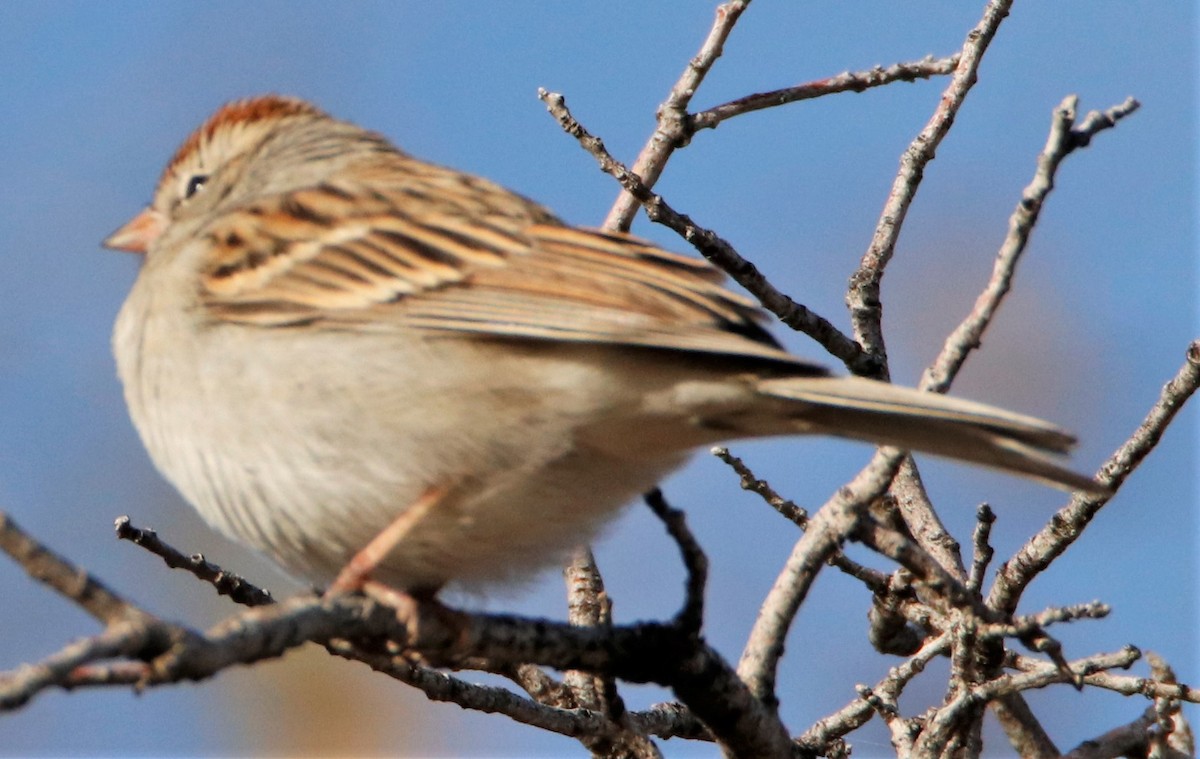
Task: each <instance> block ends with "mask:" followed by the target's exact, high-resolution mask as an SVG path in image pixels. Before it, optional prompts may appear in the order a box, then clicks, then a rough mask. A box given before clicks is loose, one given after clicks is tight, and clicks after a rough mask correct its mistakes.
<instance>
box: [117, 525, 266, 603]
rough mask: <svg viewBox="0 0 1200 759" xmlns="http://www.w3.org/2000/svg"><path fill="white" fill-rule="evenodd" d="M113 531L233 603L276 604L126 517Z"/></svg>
mask: <svg viewBox="0 0 1200 759" xmlns="http://www.w3.org/2000/svg"><path fill="white" fill-rule="evenodd" d="M114 528H115V529H116V532H117V539H118V540H128V541H129V542H131V543H133V544H134V545H136V546H140V547H142V548H145V549H146V550H147V551H149V552H150V553H152V554H154V555H155V556H158V557H159V558H161V559H162V560H163V561H164V562H165V563H166V565H167V566H168V567H170V568H171V569H183V570H186V571H188V572H190V573H191V574H192V575H194V576H195V577H196V578H197V579H199V580H202V581H203V582H206V583H208V584H209V585H212V586H213V587H214V588H216V590H217V594H218V595H222V596H229V598H230V600H232V601H233V602H234V603H237V604H242V605H243V606H263V605H265V604H272V603H275V599H274V598H273V597H272V596H271V591H269V590H266V589H263V588H260V587H258V586H257V585H255V584H254V583H251V582H248V581H247V580H245V579H244V578H242V577H241V576H240V575H236V574H234V573H233V572H226V571H225V570H224V569H221V567H219V566H217V565H216V564H213V563H212V562H210V561H207V560H206V559H205V558H204V554H200V553H196V554H192V555H191V556H185V555H184V554H183V552H182V551H179V550H178V549H176V548H175V547H174V546H171V545H169V544H168V543H165V542H163V541H162V540H160V539H159V537H158V534H157V533H156V532H154V530H146V529H142V528H140V527H135V526H134V525H133V523H132V522H131V521H130V520H129V517H127V516H121V517H117V520H116V522H115V524H114Z"/></svg>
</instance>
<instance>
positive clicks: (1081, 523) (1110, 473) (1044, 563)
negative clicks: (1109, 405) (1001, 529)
mask: <svg viewBox="0 0 1200 759" xmlns="http://www.w3.org/2000/svg"><path fill="white" fill-rule="evenodd" d="M1197 386H1200V340H1196V341H1194V342H1192V344H1191V345H1189V346H1188V351H1187V359H1186V360H1185V361H1184V363H1183V366H1182V367H1180V369H1179V372H1178V373H1176V375H1175V377H1174V378H1172V379H1171V381H1170V382H1168V383H1167V384H1166V385H1165V386H1164V387H1163V389H1162V393H1161V394H1160V395H1159V398H1158V402H1156V403H1155V404H1154V406H1153V407H1152V408H1151V409H1150V412H1149V413H1148V414H1147V415H1146V418H1145V419H1143V420H1142V423H1141V425H1139V426H1138V428H1137V430H1136V431H1135V432H1134V433H1133V435H1132V436H1130V438H1129V439H1128V440H1127V441H1125V443H1124V444H1123V445H1122V446H1121V447H1120V448H1118V449H1117V451H1116V452H1115V453H1113V455H1112V456H1111V457H1109V459H1108V461H1106V462H1104V464H1103V465H1102V466H1101V467H1100V471H1099V472H1098V473H1097V475H1096V480H1097V482H1099V483H1101V484H1102V485H1105V486H1108V487H1109V488H1111V489H1113V490H1115V489H1116V488H1117V487H1118V486H1119V485H1120V484H1121V483H1122V482H1124V481H1125V479H1126V478H1127V477H1128V476H1129V475H1130V474H1131V473H1132V472H1133V470H1134V469H1136V468H1137V467H1138V465H1139V464H1141V462H1142V460H1143V459H1145V458H1146V456H1147V455H1148V454H1149V453H1150V451H1152V450H1153V449H1154V447H1155V446H1156V445H1157V444H1158V441H1159V439H1160V438H1161V437H1162V434H1163V432H1164V431H1165V430H1166V428H1167V426H1168V425H1170V423H1171V420H1172V419H1174V418H1175V415H1176V414H1177V413H1179V409H1180V408H1182V407H1183V404H1184V403H1185V402H1187V400H1188V398H1190V397H1191V396H1192V394H1193V393H1194V392H1195V391H1196V388H1197ZM1108 500H1109V497H1108V496H1098V495H1083V494H1076V495H1075V496H1074V497H1073V498H1072V499H1071V502H1070V503H1069V504H1067V505H1066V506H1064V507H1063V508H1062V509H1060V510H1059V511H1058V513H1057V514H1055V515H1054V517H1053V518H1052V519H1051V520H1050V522H1049V523H1048V524H1047V525H1046V526H1045V527H1043V528H1042V530H1041V531H1040V532H1038V534H1037V535H1034V536H1033V537H1032V538H1031V539H1030V540H1029V542H1028V543H1026V544H1025V545H1024V546H1022V548H1021V550H1020V551H1019V552H1017V555H1016V556H1014V557H1013V558H1012V559H1009V560H1008V561H1007V562H1005V563H1004V565H1003V566H1002V567H1001V568H1000V571H999V572H998V573H997V576H996V582H995V584H993V585H992V590H991V593H990V594H989V595H988V601H987V603H988V606H990V607H991V608H993V609H997V610H1000V611H1004V612H1007V613H1012V612H1013V611H1014V610H1015V609H1016V607H1017V602H1018V601H1019V600H1020V598H1021V594H1022V593H1023V592H1024V591H1025V588H1026V587H1027V586H1028V585H1029V583H1030V582H1032V581H1033V578H1035V577H1037V576H1038V575H1039V574H1040V573H1041V572H1042V571H1044V570H1045V569H1046V568H1047V567H1049V566H1050V564H1051V563H1052V562H1053V561H1054V559H1056V558H1057V557H1058V556H1060V555H1061V554H1062V553H1063V551H1065V550H1067V548H1068V547H1069V546H1070V545H1071V544H1072V543H1074V542H1075V541H1076V540H1077V539H1078V538H1079V536H1080V535H1082V534H1083V530H1084V528H1086V527H1087V526H1088V524H1089V523H1091V521H1092V519H1093V518H1095V516H1096V514H1098V513H1099V512H1100V509H1102V508H1103V507H1104V505H1105V504H1106V503H1108Z"/></svg>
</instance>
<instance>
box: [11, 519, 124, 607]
mask: <svg viewBox="0 0 1200 759" xmlns="http://www.w3.org/2000/svg"><path fill="white" fill-rule="evenodd" d="M0 551H4V552H5V553H6V554H8V555H9V556H11V557H12V559H13V561H15V562H17V564H19V565H20V566H21V568H22V569H24V570H25V572H26V574H28V575H29V576H30V577H32V578H33V579H35V580H37V581H38V582H41V583H43V584H45V585H47V586H49V587H50V588H51V589H52V590H55V591H57V592H58V593H59V594H61V595H62V596H64V597H65V598H67V600H69V601H72V602H73V603H75V605H77V606H78V607H79V608H81V609H83V610H84V611H86V612H87V613H88V614H91V615H92V616H93V617H95V618H96V619H97V620H99V621H101V622H103V623H105V624H113V623H116V622H123V621H127V620H139V619H141V618H142V616H143V612H142V611H140V610H139V609H138V608H137V607H135V606H134V605H133V604H131V603H130V602H129V601H126V600H125V599H124V598H122V597H121V596H120V595H118V594H117V593H116V591H114V590H112V589H111V588H109V587H108V586H107V585H105V584H104V583H102V582H100V580H98V579H96V578H95V577H92V576H91V575H90V574H88V573H87V572H86V571H84V570H83V569H82V568H81V567H77V566H75V565H74V564H72V563H71V562H69V561H67V560H66V559H65V558H63V557H62V556H59V555H58V554H56V553H55V552H53V551H51V550H50V549H49V548H47V547H46V546H44V545H43V544H41V543H39V542H38V541H37V540H35V539H34V538H33V537H32V536H30V535H29V534H28V533H27V532H25V531H24V530H22V529H21V528H20V527H19V526H18V525H17V523H16V522H15V521H13V518H12V517H10V516H9V515H8V514H7V513H5V512H3V511H0Z"/></svg>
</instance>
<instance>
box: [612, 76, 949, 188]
mask: <svg viewBox="0 0 1200 759" xmlns="http://www.w3.org/2000/svg"><path fill="white" fill-rule="evenodd" d="M958 58H959V56H958V55H951V56H949V57H946V58H937V59H935V58H934V57H933V56H932V55H931V56H927V57H925V58H923V59H921V60H919V61H907V62H904V63H895V64H892V65H891V66H888V67H886V68H885V67H883V66H876V67H874V68H871V69H867V70H866V71H846V72H843V73H841V74H838V75H836V76H831V77H826V78H825V79H817V80H815V81H812V82H806V83H804V84H798V85H796V86H795V87H785V88H784V89H780V90H772V91H771V92H759V93H756V94H754V95H747V96H746V97H743V98H738V99H737V100H731V101H729V102H728V103H722V104H721V105H718V106H714V107H712V108H709V109H707V110H704V111H700V112H699V113H696V114H693V115H692V116H691V117H689V118H688V120H687V126H688V127H689V130H688V137H689V139H690V137H691V135H694V134H695V133H696V132H699V131H701V130H703V129H716V128H717V126H718V125H719V124H720V123H721V122H723V121H726V120H728V119H731V118H733V117H734V116H741V115H742V114H744V113H753V112H754V111H761V110H763V109H764V108H774V107H775V106H780V105H786V104H788V103H795V102H797V101H800V100H811V99H813V98H819V97H823V96H825V95H833V94H836V93H839V92H863V91H864V90H868V89H871V88H872V87H880V86H883V85H885V84H891V83H893V82H915V81H916V80H918V79H929V78H930V77H934V76H944V75H945V74H949V73H950V72H952V71H954V69H955V68H956V67H957V66H958ZM634 171H635V172H637V173H638V174H639V175H640V174H641V172H639V171H637V166H636V165H635V166H634Z"/></svg>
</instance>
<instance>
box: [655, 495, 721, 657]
mask: <svg viewBox="0 0 1200 759" xmlns="http://www.w3.org/2000/svg"><path fill="white" fill-rule="evenodd" d="M645 501H646V505H647V506H649V507H650V510H651V511H653V512H654V515H655V516H656V517H658V518H659V519H660V520H661V521H662V523H663V525H665V526H666V528H667V533H668V534H670V536H671V538H672V539H673V540H674V541H675V544H676V545H678V546H679V554H680V556H681V557H682V558H683V566H684V569H686V570H687V588H686V592H685V595H684V601H683V607H682V608H681V609H680V610H679V613H678V614H676V615H675V623H676V624H677V625H679V627H680V629H681V630H683V631H685V632H687V633H689V634H691V635H695V636H697V637H698V636H699V635H700V628H701V625H703V624H704V590H705V586H706V585H707V584H708V557H707V556H705V555H704V549H702V548H701V547H700V543H699V542H698V541H697V540H696V536H695V535H693V534H692V531H691V530H689V529H688V526H687V519H686V517H685V515H684V513H683V512H682V511H680V510H679V509H673V508H671V506H670V504H668V503H667V499H666V498H664V497H663V494H662V491H661V490H659V489H658V488H655V489H654V490H651V491H650V492H649V493H646V495H645Z"/></svg>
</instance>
